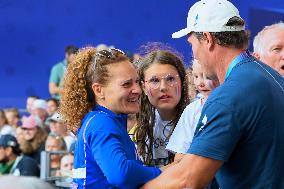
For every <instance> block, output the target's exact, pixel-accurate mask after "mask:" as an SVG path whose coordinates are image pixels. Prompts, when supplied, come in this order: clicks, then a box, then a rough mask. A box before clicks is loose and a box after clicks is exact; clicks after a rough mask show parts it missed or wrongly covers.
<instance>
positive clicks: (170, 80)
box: [144, 74, 180, 89]
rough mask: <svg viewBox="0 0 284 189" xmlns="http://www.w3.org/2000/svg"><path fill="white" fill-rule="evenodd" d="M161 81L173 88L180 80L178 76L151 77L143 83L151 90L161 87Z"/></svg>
mask: <svg viewBox="0 0 284 189" xmlns="http://www.w3.org/2000/svg"><path fill="white" fill-rule="evenodd" d="M162 80H165V82H166V84H167V86H170V87H174V86H176V85H177V84H178V81H179V80H180V77H179V75H178V74H177V75H171V74H168V75H166V76H163V77H157V76H153V77H152V78H151V79H149V80H147V81H144V82H145V83H148V86H149V87H150V88H152V89H158V88H159V87H160V85H161V82H162Z"/></svg>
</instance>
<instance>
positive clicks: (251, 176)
mask: <svg viewBox="0 0 284 189" xmlns="http://www.w3.org/2000/svg"><path fill="white" fill-rule="evenodd" d="M244 25H245V23H244V21H243V19H242V18H241V17H240V15H239V12H238V10H237V8H236V7H235V6H234V5H233V4H232V3H230V2H229V1H226V0H202V1H199V2H197V3H195V4H194V5H193V6H192V7H191V9H190V10H189V13H188V18H187V27H186V28H185V29H183V30H181V31H179V32H176V33H174V34H173V37H174V38H179V37H182V36H187V37H188V42H189V43H190V44H191V45H192V51H193V55H194V58H196V59H197V60H199V62H200V63H201V64H202V65H203V66H204V68H205V70H206V74H207V76H208V77H209V78H211V79H214V78H218V80H219V81H220V83H221V85H220V86H219V87H218V88H216V89H215V90H214V91H213V92H212V93H211V95H210V96H209V98H208V100H207V102H206V104H205V105H204V107H203V110H202V113H201V117H200V120H199V123H198V125H197V129H196V131H195V135H194V138H193V141H192V144H191V146H190V147H189V149H188V152H187V153H188V154H187V155H185V156H184V157H183V159H181V161H180V162H179V163H177V164H175V165H173V166H171V167H169V168H168V169H166V170H165V171H164V172H163V173H162V174H161V175H160V176H158V177H157V178H156V179H154V180H152V181H150V182H149V183H147V184H146V185H145V186H144V187H143V188H145V189H156V188H161V189H166V188H170V189H175V188H185V187H188V188H194V189H195V188H204V187H206V186H207V184H208V183H209V182H210V181H211V180H212V178H213V177H214V176H215V177H216V179H217V182H218V184H219V186H220V188H225V189H227V188H229V189H244V188H284V179H283V175H284V169H283V168H282V167H284V137H283V136H284V116H283V112H284V101H283V97H284V79H283V77H281V76H280V75H279V74H278V73H277V72H276V71H275V70H274V69H272V68H271V67H269V66H267V65H266V64H263V63H261V62H259V61H257V60H256V59H255V58H254V57H253V56H251V55H250V54H249V53H248V52H247V51H246V49H247V46H248V38H249V35H248V32H247V31H245V29H244ZM280 167H281V168H280Z"/></svg>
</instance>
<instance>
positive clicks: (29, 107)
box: [26, 96, 39, 114]
mask: <svg viewBox="0 0 284 189" xmlns="http://www.w3.org/2000/svg"><path fill="white" fill-rule="evenodd" d="M36 99H39V97H38V96H29V97H28V98H27V104H26V109H27V112H28V113H30V114H31V113H32V106H33V103H34V101H35V100H36Z"/></svg>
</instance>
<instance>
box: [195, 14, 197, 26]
mask: <svg viewBox="0 0 284 189" xmlns="http://www.w3.org/2000/svg"><path fill="white" fill-rule="evenodd" d="M197 20H198V14H197V15H196V16H195V20H194V26H196V25H197Z"/></svg>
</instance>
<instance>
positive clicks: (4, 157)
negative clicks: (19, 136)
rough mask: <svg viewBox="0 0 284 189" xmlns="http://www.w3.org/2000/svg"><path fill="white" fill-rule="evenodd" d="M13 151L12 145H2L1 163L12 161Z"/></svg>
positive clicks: (0, 149)
mask: <svg viewBox="0 0 284 189" xmlns="http://www.w3.org/2000/svg"><path fill="white" fill-rule="evenodd" d="M12 153H13V152H12V148H11V147H3V146H0V163H7V162H9V161H11V160H12V159H11V155H12Z"/></svg>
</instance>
